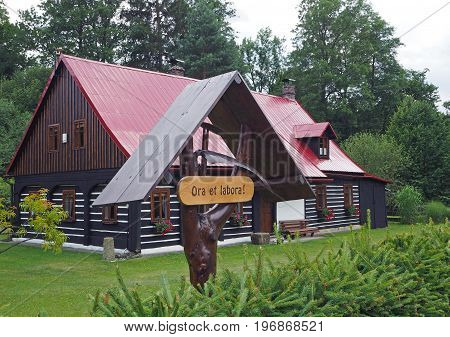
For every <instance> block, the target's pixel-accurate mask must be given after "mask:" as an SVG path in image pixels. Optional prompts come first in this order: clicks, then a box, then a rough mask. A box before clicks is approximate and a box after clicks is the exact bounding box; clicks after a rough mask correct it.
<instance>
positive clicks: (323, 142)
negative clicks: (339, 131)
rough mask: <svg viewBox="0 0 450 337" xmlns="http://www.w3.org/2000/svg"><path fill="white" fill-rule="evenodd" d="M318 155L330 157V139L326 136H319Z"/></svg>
mask: <svg viewBox="0 0 450 337" xmlns="http://www.w3.org/2000/svg"><path fill="white" fill-rule="evenodd" d="M319 157H320V158H329V157H330V140H329V139H328V138H327V137H321V138H320V141H319Z"/></svg>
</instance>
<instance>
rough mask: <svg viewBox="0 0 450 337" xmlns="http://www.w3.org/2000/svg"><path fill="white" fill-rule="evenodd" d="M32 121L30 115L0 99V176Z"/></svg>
mask: <svg viewBox="0 0 450 337" xmlns="http://www.w3.org/2000/svg"><path fill="white" fill-rule="evenodd" d="M29 119H30V114H29V113H26V112H23V111H19V110H18V109H17V107H16V106H14V104H12V103H11V102H10V101H7V100H5V99H1V98H0V134H1V135H2V141H1V142H0V174H3V173H4V171H5V168H6V166H7V165H8V164H9V161H10V160H11V157H12V155H13V153H14V150H15V149H16V146H17V143H18V142H19V140H20V137H21V136H22V132H23V130H24V129H25V126H26V124H27V122H28V120H29Z"/></svg>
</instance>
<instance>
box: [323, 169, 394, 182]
mask: <svg viewBox="0 0 450 337" xmlns="http://www.w3.org/2000/svg"><path fill="white" fill-rule="evenodd" d="M327 174H328V175H330V176H334V177H344V178H353V179H372V180H377V181H380V182H382V183H385V184H392V181H391V180H388V179H384V178H381V177H378V176H376V175H373V174H370V173H366V172H364V174H361V175H358V174H345V173H337V172H332V171H327Z"/></svg>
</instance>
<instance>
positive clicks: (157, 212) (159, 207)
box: [150, 188, 170, 221]
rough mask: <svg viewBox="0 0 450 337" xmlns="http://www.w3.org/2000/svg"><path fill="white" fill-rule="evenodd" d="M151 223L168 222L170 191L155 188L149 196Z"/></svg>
mask: <svg viewBox="0 0 450 337" xmlns="http://www.w3.org/2000/svg"><path fill="white" fill-rule="evenodd" d="M150 207H151V216H152V221H156V220H170V190H169V189H168V188H157V189H155V191H153V192H152V194H151V196H150Z"/></svg>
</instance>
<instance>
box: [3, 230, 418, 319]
mask: <svg viewBox="0 0 450 337" xmlns="http://www.w3.org/2000/svg"><path fill="white" fill-rule="evenodd" d="M417 230H418V226H409V225H398V224H392V225H390V226H389V228H388V229H377V230H374V231H373V238H374V239H375V240H382V239H384V238H385V237H386V235H388V233H390V234H391V235H393V234H400V233H406V232H411V231H412V232H415V231H417ZM349 235H350V233H340V234H335V235H332V236H328V237H326V238H324V239H321V240H312V241H307V242H299V243H293V244H296V245H302V247H303V248H304V251H305V253H306V254H307V255H308V256H310V257H314V256H316V255H317V254H318V253H319V252H320V251H321V250H322V249H325V250H332V249H336V248H337V247H339V245H340V244H341V242H342V241H343V240H345V239H346V238H347V237H348V236H349ZM6 245H7V243H0V249H3V248H5V247H6ZM247 249H248V251H249V253H250V254H251V253H255V252H256V251H257V250H258V249H259V247H258V246H252V245H249V246H248V248H247ZM263 249H264V251H265V253H266V255H267V256H269V258H270V259H271V260H272V261H274V262H276V261H285V260H286V256H285V254H284V249H283V246H277V245H269V246H264V247H263ZM218 254H219V257H218V272H219V273H220V270H223V269H230V270H235V271H236V270H237V271H239V270H240V268H241V267H242V263H243V246H242V245H240V246H231V247H220V248H219V250H218ZM117 265H118V266H119V268H120V270H121V273H122V276H123V277H124V279H125V280H126V282H127V283H128V285H129V286H137V289H138V290H139V291H140V292H141V294H142V295H144V296H145V295H150V294H151V293H152V292H154V291H156V290H159V289H160V284H161V282H160V281H161V275H165V276H166V278H167V279H168V281H169V282H170V283H171V284H173V285H174V284H176V282H177V281H178V280H179V279H180V277H181V276H185V277H187V278H188V268H187V263H186V259H185V257H184V254H183V253H173V254H167V255H164V256H153V257H145V258H140V259H132V260H126V261H119V262H114V263H111V262H106V261H103V260H102V258H101V255H100V254H89V253H81V252H72V251H63V252H62V253H61V254H53V253H50V252H44V251H42V250H41V249H39V248H37V247H29V246H18V247H15V248H13V249H11V250H9V251H8V252H6V253H4V254H1V255H0V316H36V315H38V314H39V312H40V311H42V310H44V311H45V312H46V313H47V314H48V315H50V316H88V315H89V309H90V308H91V303H90V301H89V295H94V294H95V293H96V291H97V290H98V289H102V290H104V289H106V288H111V287H114V286H116V277H115V268H116V266H117Z"/></svg>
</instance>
